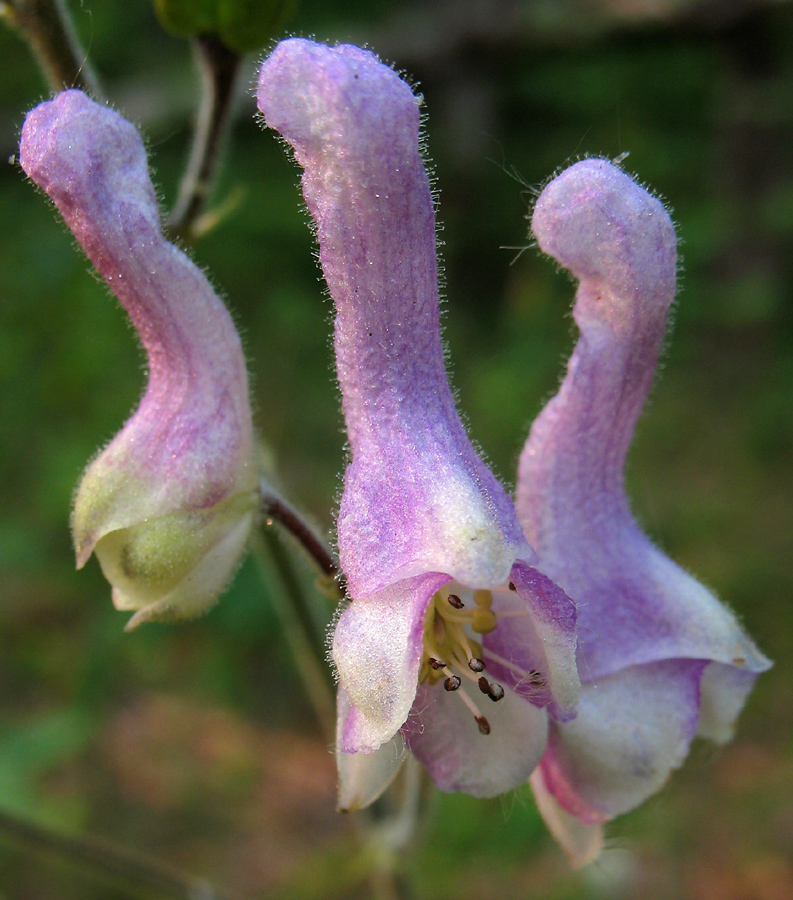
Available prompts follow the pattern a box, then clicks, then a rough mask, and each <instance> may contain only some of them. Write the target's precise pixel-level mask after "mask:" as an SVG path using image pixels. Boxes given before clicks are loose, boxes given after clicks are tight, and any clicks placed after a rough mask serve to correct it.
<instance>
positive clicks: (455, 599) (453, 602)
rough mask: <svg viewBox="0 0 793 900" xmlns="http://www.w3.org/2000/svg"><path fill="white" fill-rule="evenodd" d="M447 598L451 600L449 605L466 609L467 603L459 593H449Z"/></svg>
mask: <svg viewBox="0 0 793 900" xmlns="http://www.w3.org/2000/svg"><path fill="white" fill-rule="evenodd" d="M447 599H448V601H449V606H453V607H454V608H455V609H465V604H464V603H463V601H462V600H461V599H460V598H459V597H458V596H457V594H449V596H448V597H447Z"/></svg>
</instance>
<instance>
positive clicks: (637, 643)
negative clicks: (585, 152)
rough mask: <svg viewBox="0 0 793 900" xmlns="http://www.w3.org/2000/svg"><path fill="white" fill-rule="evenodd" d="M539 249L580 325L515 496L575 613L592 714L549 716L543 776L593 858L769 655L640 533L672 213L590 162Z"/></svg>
mask: <svg viewBox="0 0 793 900" xmlns="http://www.w3.org/2000/svg"><path fill="white" fill-rule="evenodd" d="M532 228H533V230H534V234H535V235H536V237H537V241H538V243H539V245H540V248H541V249H542V250H543V251H544V252H546V253H548V254H549V255H550V256H552V257H554V259H556V260H558V262H559V263H560V264H561V265H562V266H563V267H564V268H566V269H569V270H570V272H572V274H573V275H574V276H575V277H576V278H577V279H578V281H579V286H578V291H577V294H576V302H575V307H574V310H573V316H574V318H575V321H576V324H577V325H578V328H579V330H580V337H579V340H578V343H577V345H576V348H575V350H574V352H573V355H572V357H571V358H570V361H569V363H568V366H567V375H566V377H565V379H564V382H563V383H562V386H561V388H560V390H559V393H558V394H557V395H556V397H554V399H553V400H551V402H550V403H549V404H548V405H547V406H546V407H545V409H544V410H543V412H542V413H541V415H540V416H539V418H538V419H537V420H536V422H535V423H534V425H533V426H532V429H531V434H530V435H529V439H528V441H527V443H526V446H525V449H524V450H523V453H522V455H521V459H520V470H519V479H518V486H517V508H518V515H519V516H520V519H521V522H522V524H523V527H524V530H525V533H526V536H527V538H528V539H529V540H530V541H531V542H532V544H533V546H534V547H535V548H536V550H537V553H538V554H539V558H540V562H539V566H540V568H541V569H542V571H543V572H544V573H545V574H546V575H548V576H549V577H550V578H553V579H554V581H556V582H558V584H559V585H561V586H562V587H563V588H564V590H565V591H567V593H568V594H569V595H570V596H571V597H573V598H574V599H575V602H576V606H577V608H578V669H579V672H580V675H581V680H582V689H581V699H580V703H579V706H578V714H577V717H576V718H575V720H573V721H570V722H559V721H552V722H551V723H550V729H549V740H548V749H547V750H546V752H545V755H544V756H543V759H542V763H541V764H540V767H539V768H538V770H537V771H536V772H535V774H534V775H533V776H532V785H533V787H534V789H535V793H536V795H537V799H538V802H539V805H540V809H541V810H542V812H543V814H544V815H545V817H546V820H547V821H548V824H549V825H550V827H551V830H552V831H553V832H554V834H556V836H557V837H558V838H559V839H560V841H561V842H562V844H563V845H564V846H565V848H566V849H567V850H568V853H569V854H570V855H571V857H572V858H573V859H574V861H577V862H579V863H583V862H585V861H587V860H588V859H590V858H592V857H593V856H594V855H595V854H596V853H597V850H598V848H599V846H600V841H601V825H602V823H603V822H605V821H607V820H609V819H611V818H612V817H614V816H616V815H619V814H620V813H623V812H626V811H627V810H629V809H632V808H633V807H635V806H637V805H638V804H639V803H641V802H642V801H643V800H644V799H645V798H647V797H648V796H649V795H650V794H652V793H654V792H655V791H656V790H658V788H659V787H660V786H661V785H662V784H663V783H664V781H665V780H666V779H667V777H668V775H669V773H670V771H671V770H672V769H674V768H677V767H678V766H680V765H681V764H682V762H683V760H684V759H685V757H686V755H687V753H688V748H689V744H690V743H691V740H692V738H694V737H695V736H701V737H706V738H710V739H712V740H714V741H717V742H719V743H722V742H725V741H727V740H729V739H730V737H731V735H732V731H733V727H734V724H735V720H736V718H737V716H738V714H739V712H740V710H741V707H742V706H743V704H744V701H745V700H746V698H747V696H748V694H749V692H750V690H751V688H752V685H753V683H754V680H755V678H756V677H757V674H758V673H759V672H762V671H764V670H765V669H767V668H768V667H769V665H770V663H769V662H768V660H766V658H765V657H764V656H763V655H762V654H761V653H760V652H759V651H758V650H757V648H756V647H755V645H754V644H753V643H752V641H751V640H750V639H749V638H748V637H747V635H746V634H745V633H744V632H743V631H742V630H741V627H740V626H739V624H738V622H737V621H736V619H735V617H734V616H733V614H732V613H731V612H730V611H729V610H727V609H726V608H725V607H724V606H723V605H721V604H720V603H719V601H718V600H717V599H716V598H715V597H714V596H713V594H711V593H710V592H709V591H708V590H707V589H706V588H704V587H703V586H702V585H701V584H700V583H699V582H697V581H695V580H694V578H692V577H691V576H690V575H689V574H687V573H686V572H684V571H683V570H682V569H681V568H679V567H678V566H677V565H675V563H673V562H672V561H671V560H670V559H669V558H668V557H667V556H665V555H664V554H663V553H661V552H660V551H659V550H658V549H657V548H656V547H655V546H654V545H653V544H651V543H650V541H649V540H648V539H647V538H646V537H645V535H644V534H643V533H642V532H641V531H640V530H639V528H638V526H637V524H636V522H635V520H634V518H633V516H632V515H631V512H630V508H629V505H628V501H627V498H626V496H625V491H624V485H623V467H624V463H625V457H626V454H627V452H628V448H629V446H630V442H631V438H632V436H633V430H634V427H635V425H636V422H637V420H638V418H639V415H640V414H641V411H642V407H643V406H644V402H645V400H646V398H647V394H648V392H649V390H650V386H651V384H652V381H653V376H654V374H655V368H656V363H657V361H658V354H659V352H660V350H661V347H662V344H663V341H664V335H665V331H666V326H667V316H668V311H669V307H670V304H671V303H672V300H673V299H674V295H675V274H676V265H677V262H676V240H675V232H674V228H673V226H672V222H671V220H670V218H669V216H668V214H667V212H666V210H665V209H664V207H663V206H662V204H661V203H660V202H659V201H658V200H656V199H654V198H653V197H652V196H650V194H648V193H647V191H645V190H643V189H642V188H641V187H639V186H638V185H637V184H636V183H635V182H634V181H632V180H631V179H630V178H629V177H628V176H627V175H625V174H624V173H623V172H622V171H620V170H619V169H618V168H616V167H615V166H613V165H612V164H611V163H609V162H607V161H605V160H601V159H590V160H585V161H583V162H580V163H577V164H576V165H574V166H572V167H571V168H569V169H567V170H566V171H565V172H563V173H562V174H561V175H560V176H559V177H558V178H556V179H554V180H553V181H552V182H551V183H550V184H549V185H548V186H547V187H546V188H545V190H544V191H543V192H542V194H541V196H540V198H539V199H538V201H537V205H536V207H535V210H534V215H533V219H532Z"/></svg>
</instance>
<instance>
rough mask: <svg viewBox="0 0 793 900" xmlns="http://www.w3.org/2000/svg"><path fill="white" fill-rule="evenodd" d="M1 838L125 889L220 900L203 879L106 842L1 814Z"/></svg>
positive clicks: (186, 898)
mask: <svg viewBox="0 0 793 900" xmlns="http://www.w3.org/2000/svg"><path fill="white" fill-rule="evenodd" d="M0 838H2V839H3V840H5V841H7V842H9V843H13V844H16V845H18V846H21V847H23V848H25V849H26V850H28V851H30V852H31V853H34V854H36V855H37V856H40V857H43V858H51V857H53V856H58V857H61V858H62V859H64V860H66V861H67V862H69V863H72V864H76V865H77V866H79V867H80V868H83V869H84V870H86V871H87V872H89V873H90V874H92V875H94V876H96V877H99V878H102V879H104V880H105V881H107V882H110V883H112V884H113V885H115V886H116V887H118V888H121V889H125V893H126V890H130V889H132V890H135V891H141V890H145V891H147V892H152V893H156V894H158V895H159V896H167V897H174V898H179V900H220V895H219V894H218V893H216V891H215V890H214V888H213V887H212V886H211V885H210V884H209V883H208V882H207V881H204V880H203V879H199V878H192V877H190V876H189V875H184V874H182V873H181V872H178V871H176V870H174V869H172V868H171V867H170V866H166V865H164V864H163V863H161V862H158V861H157V860H153V859H148V858H147V857H145V856H140V855H138V854H136V853H132V852H130V851H129V850H126V849H122V848H121V847H116V846H114V845H112V844H109V843H106V842H105V841H99V840H97V839H95V838H86V837H68V836H66V835H63V834H58V833H57V832H55V831H51V830H49V829H46V828H42V827H41V826H40V825H36V824H35V823H33V822H29V821H26V820H24V819H20V818H18V817H17V816H12V815H11V814H10V813H7V812H3V811H0Z"/></svg>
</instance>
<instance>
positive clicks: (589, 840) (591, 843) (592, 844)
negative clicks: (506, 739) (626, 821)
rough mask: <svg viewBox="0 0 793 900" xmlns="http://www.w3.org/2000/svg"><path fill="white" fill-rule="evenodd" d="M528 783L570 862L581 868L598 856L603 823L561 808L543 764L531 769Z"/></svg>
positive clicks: (542, 813) (546, 822)
mask: <svg viewBox="0 0 793 900" xmlns="http://www.w3.org/2000/svg"><path fill="white" fill-rule="evenodd" d="M529 783H530V784H531V789H532V791H534V799H535V800H536V801H537V809H539V811H540V815H541V816H542V818H543V821H544V822H545V824H546V825H547V826H548V831H550V832H551V834H552V835H553V836H554V837H555V838H556V840H557V841H558V842H559V844H560V845H561V847H562V849H563V850H564V852H565V853H566V854H567V858H568V859H569V860H570V865H572V866H573V867H574V868H576V869H580V868H581V867H582V866H586V865H588V864H589V863H591V862H592V861H593V860H595V859H597V857H598V856H599V855H600V851H601V850H602V849H603V826H602V825H599V824H598V825H585V824H584V823H583V822H582V821H581V820H580V819H579V818H577V817H576V816H573V815H570V813H569V812H567V810H564V809H562V807H561V806H559V804H558V803H557V802H556V799H555V797H554V796H553V794H552V793H550V791H549V790H548V789H547V788H546V787H545V781H544V780H543V777H542V769H541V768H537V769H535V770H534V771H533V772H532V773H531V777H530V778H529Z"/></svg>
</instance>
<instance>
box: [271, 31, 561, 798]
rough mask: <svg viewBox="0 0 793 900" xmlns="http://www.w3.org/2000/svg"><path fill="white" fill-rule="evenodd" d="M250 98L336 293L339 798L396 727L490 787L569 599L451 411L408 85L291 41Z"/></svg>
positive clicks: (557, 695)
mask: <svg viewBox="0 0 793 900" xmlns="http://www.w3.org/2000/svg"><path fill="white" fill-rule="evenodd" d="M258 98H259V108H260V110H261V111H262V113H263V115H264V117H265V121H266V123H267V125H268V126H270V127H271V128H274V129H275V130H276V131H278V132H280V133H281V134H282V135H283V137H284V138H285V139H286V140H287V141H288V142H289V143H290V144H291V145H292V147H293V149H294V154H295V158H296V160H297V162H298V163H299V164H300V165H301V166H302V167H303V169H304V172H303V176H302V185H303V195H304V197H305V200H306V204H307V206H308V210H309V212H310V213H311V215H312V217H313V218H314V221H315V222H316V226H317V237H318V240H319V249H320V262H321V264H322V269H323V272H324V274H325V279H326V281H327V283H328V286H329V288H330V293H331V296H332V298H333V301H334V303H335V307H336V321H335V350H336V364H337V372H338V379H339V384H340V387H341V391H342V401H343V409H344V416H345V420H346V424H347V434H348V438H349V445H350V451H351V460H350V464H349V467H348V468H347V471H346V474H345V478H344V494H343V496H342V500H341V507H340V509H339V515H338V546H339V556H340V561H341V567H342V570H343V571H344V574H345V577H346V579H347V584H348V587H349V591H350V595H351V597H352V602H351V603H350V604H349V605H348V606H347V607H346V609H345V610H344V611H343V612H342V613H341V615H340V617H339V619H338V622H337V624H336V628H335V633H334V636H333V646H332V655H333V660H334V662H335V665H336V669H337V672H338V677H339V728H338V749H339V751H340V754H339V766H340V774H341V778H340V805H341V806H342V807H343V808H354V807H359V806H362V805H365V804H366V803H367V802H370V801H371V800H372V799H374V797H375V796H376V795H377V794H378V793H379V792H380V791H381V790H382V789H383V788H384V787H385V785H386V784H387V782H388V780H389V779H390V778H391V777H392V776H393V774H394V773H395V771H396V768H397V766H398V763H399V760H400V758H401V755H402V741H403V739H404V742H405V743H406V744H407V746H408V747H409V749H410V750H411V751H412V752H413V753H414V754H415V755H416V756H417V757H418V759H419V760H420V761H421V762H422V763H423V764H424V765H425V766H426V767H427V768H428V769H429V771H430V773H431V774H432V776H433V778H434V780H435V782H436V783H437V784H438V785H439V787H441V788H442V789H444V790H463V791H467V792H469V793H471V794H474V795H477V796H490V795H493V794H497V793H500V792H502V791H505V790H507V789H509V788H512V787H514V786H516V785H518V784H520V783H521V782H523V781H524V780H525V779H526V778H528V775H529V773H530V772H531V771H532V769H533V768H534V767H535V765H536V764H537V762H538V760H539V758H540V756H541V755H542V752H543V749H544V747H545V740H546V731H547V715H546V710H548V711H549V712H550V713H551V716H552V717H556V718H559V719H564V718H568V717H569V716H570V715H571V714H572V711H573V709H574V707H575V703H576V698H577V694H578V686H579V685H578V677H577V673H576V667H575V659H574V657H575V637H574V623H575V609H574V607H573V605H572V603H571V601H570V600H569V599H568V598H567V596H566V595H565V594H564V593H563V592H562V591H560V590H559V589H558V588H557V587H556V585H554V584H553V583H552V582H551V581H550V580H549V579H548V578H546V577H545V576H543V575H541V574H540V573H539V572H538V571H537V570H536V569H535V568H533V563H534V561H535V555H534V553H533V551H532V550H531V549H530V547H529V545H528V544H527V543H526V539H525V537H524V535H523V532H522V530H521V527H520V525H519V523H518V520H517V517H516V515H515V511H514V508H513V505H512V502H511V501H510V499H509V498H508V497H507V495H506V494H505V492H504V490H503V488H502V487H501V485H500V484H499V483H498V482H497V481H496V479H495V478H494V477H493V475H492V473H491V472H490V470H489V469H488V468H487V466H486V465H485V464H484V463H483V462H482V460H481V459H480V457H479V456H478V454H477V453H476V451H475V450H474V448H473V447H472V446H471V443H470V441H469V439H468V437H467V435H466V433H465V430H464V428H463V426H462V424H461V422H460V418H459V416H458V414H457V410H456V408H455V404H454V399H453V396H452V392H451V390H450V388H449V383H448V380H447V376H446V370H445V366H444V358H443V348H442V344H441V336H440V322H439V310H438V283H437V263H436V256H435V217H434V209H433V199H432V194H431V190H430V183H429V180H428V178H427V174H426V172H425V169H424V164H423V161H422V158H421V155H420V153H419V120H420V112H419V105H420V100H419V98H417V97H416V96H415V95H414V94H413V92H412V91H411V89H410V87H409V86H408V85H407V84H406V83H405V82H404V81H402V80H401V79H400V78H399V77H398V76H397V75H396V74H395V73H394V72H393V71H392V70H391V69H389V68H388V67H387V66H384V65H382V64H381V63H380V62H378V60H377V59H376V58H375V57H374V56H373V54H371V53H368V52H366V51H363V50H360V49H358V48H357V47H352V46H340V47H336V48H333V49H331V48H329V47H325V46H322V45H318V44H314V43H311V42H309V41H305V40H289V41H284V42H283V43H281V44H280V45H279V46H278V47H277V48H276V50H275V51H274V52H273V54H272V56H271V57H270V58H269V59H268V60H266V61H265V63H264V65H263V66H262V71H261V75H260V79H259V91H258ZM493 701H496V702H493ZM526 701H528V702H526ZM400 735H401V737H400Z"/></svg>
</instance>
